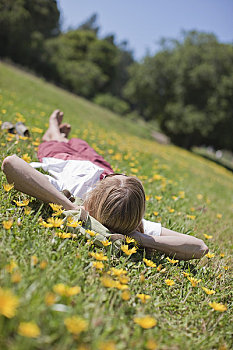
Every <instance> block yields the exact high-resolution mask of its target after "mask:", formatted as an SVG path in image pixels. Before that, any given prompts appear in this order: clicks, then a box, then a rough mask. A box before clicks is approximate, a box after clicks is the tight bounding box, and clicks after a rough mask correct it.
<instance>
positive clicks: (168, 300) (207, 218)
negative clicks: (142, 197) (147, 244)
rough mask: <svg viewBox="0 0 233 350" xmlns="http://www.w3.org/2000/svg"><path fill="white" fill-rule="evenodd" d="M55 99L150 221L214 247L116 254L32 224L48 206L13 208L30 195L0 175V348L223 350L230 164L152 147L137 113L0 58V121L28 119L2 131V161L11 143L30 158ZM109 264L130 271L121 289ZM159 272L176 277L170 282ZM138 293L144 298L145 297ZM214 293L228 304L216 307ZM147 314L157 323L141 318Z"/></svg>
mask: <svg viewBox="0 0 233 350" xmlns="http://www.w3.org/2000/svg"><path fill="white" fill-rule="evenodd" d="M57 108H59V109H61V110H63V111H64V114H65V120H66V121H67V122H69V123H70V124H72V126H73V130H72V136H75V137H81V138H84V139H85V140H87V141H88V142H89V143H90V145H91V146H92V147H94V148H95V149H96V150H97V151H98V152H99V153H101V154H102V155H103V156H104V157H105V158H106V159H107V160H108V161H109V162H110V163H111V164H112V165H113V168H114V170H115V171H121V172H125V173H127V174H131V175H136V176H138V177H139V178H140V179H141V180H142V182H143V184H144V187H145V190H146V194H147V210H146V218H147V219H149V220H151V221H161V222H162V225H163V226H165V227H168V228H170V229H173V230H176V231H179V232H182V233H187V234H191V235H195V236H197V237H199V238H201V239H203V240H204V241H205V242H206V244H207V245H208V246H209V248H210V252H211V253H213V254H212V255H209V257H204V258H202V259H201V260H200V261H195V260H193V261H191V262H189V263H185V262H180V263H174V264H173V263H172V262H169V261H168V260H166V259H165V257H163V256H160V255H158V256H156V258H155V262H156V264H157V267H148V266H147V265H146V264H145V262H143V261H142V260H141V261H138V262H133V260H132V259H130V258H129V257H127V256H122V257H120V258H116V257H115V256H114V255H112V254H110V251H109V250H105V248H104V247H103V248H102V249H96V248H95V247H94V246H93V245H92V244H91V243H90V242H86V240H84V239H83V238H79V237H78V238H72V239H68V238H60V237H59V236H58V235H57V233H58V229H57V228H45V227H43V226H42V225H40V222H41V219H40V218H41V217H43V218H45V217H46V216H47V215H48V206H45V205H44V206H43V205H41V206H40V205H39V204H38V205H37V203H35V201H33V200H32V199H30V202H29V205H28V206H27V207H26V209H25V207H20V206H17V205H16V203H15V202H14V201H13V200H24V199H27V198H28V199H29V197H27V196H26V195H22V194H19V193H17V192H16V191H15V190H14V189H11V190H10V191H8V192H7V191H6V190H4V187H3V185H4V184H6V179H5V176H4V175H3V173H1V188H0V198H1V209H0V215H1V216H0V238H1V241H0V271H1V273H0V281H1V289H0V329H1V330H0V334H1V336H0V348H1V349H17V350H18V349H22V350H23V349H57V350H60V349H61V350H63V349H79V350H81V349H82V350H84V349H86V350H87V349H100V350H101V349H105V350H106V349H108V350H112V349H138V350H141V349H149V350H150V349H155V348H157V349H175V350H176V349H230V347H231V332H232V328H231V322H230V317H231V314H230V300H231V299H230V293H231V291H232V285H231V283H232V279H231V268H232V258H231V252H232V247H233V244H232V233H233V229H232V222H233V220H232V219H233V174H232V173H231V172H229V171H227V170H226V169H224V168H222V167H220V166H218V165H216V164H213V163H212V162H210V161H208V160H205V159H203V158H201V157H199V156H197V155H194V154H192V153H190V152H188V151H185V150H182V149H180V148H177V147H174V146H172V145H166V146H162V145H159V144H158V143H156V142H155V141H154V140H153V139H152V138H151V136H150V128H149V127H148V126H147V125H145V124H144V123H140V122H137V123H136V122H132V121H128V120H125V119H124V118H123V117H119V116H117V115H115V114H113V113H111V112H109V111H107V110H105V109H102V108H100V107H98V106H96V105H94V104H92V103H90V102H88V101H86V100H84V99H82V98H79V97H77V96H74V95H73V94H70V93H68V92H66V91H64V90H62V89H60V88H57V87H55V86H53V85H51V84H48V83H46V82H45V81H43V80H41V79H38V78H36V77H34V76H32V75H29V74H27V73H24V72H22V71H20V70H18V69H16V68H12V67H11V66H8V65H6V64H3V63H0V120H1V122H3V121H6V120H8V121H11V122H16V121H20V120H21V121H24V122H25V124H26V125H27V126H28V127H29V128H30V131H31V138H30V139H25V140H23V139H16V138H15V137H11V136H9V135H8V134H7V133H6V132H3V131H2V132H1V134H0V144H1V148H0V150H1V151H0V157H1V161H2V160H3V159H4V157H6V156H7V155H11V154H13V153H16V154H18V155H19V156H21V157H24V158H28V160H33V161H34V160H36V159H37V158H36V150H37V147H38V144H39V142H40V140H41V136H42V132H43V131H44V130H45V129H46V127H47V123H48V116H49V115H50V114H51V112H52V111H53V110H54V109H57ZM25 155H26V156H25ZM28 207H29V208H28ZM30 208H32V209H31V211H30ZM36 208H37V209H36ZM4 222H5V224H4ZM7 223H9V225H8V226H11V227H10V228H7ZM4 226H5V227H4ZM94 251H103V253H104V254H107V257H108V260H107V261H106V262H104V267H103V268H102V269H98V268H95V267H94V265H95V264H93V262H95V259H94V258H93V257H90V254H89V253H90V252H94ZM160 265H162V266H160ZM158 266H160V267H159V268H158ZM112 267H115V268H117V269H120V268H122V269H124V271H126V274H127V276H128V277H129V280H128V281H125V283H123V282H122V285H124V286H125V287H121V288H117V287H114V286H112V287H106V286H104V283H103V280H102V279H101V276H102V277H103V276H105V274H106V275H108V276H109V274H107V272H109V271H112V270H110V269H111V268H112ZM111 273H112V274H114V272H113V271H112V272H111ZM122 273H124V272H122ZM112 278H113V279H114V278H115V279H117V278H118V277H117V276H115V277H114V276H112ZM120 278H122V276H121V277H120ZM192 278H195V280H192ZM166 280H172V281H174V282H175V283H174V285H172V286H169V285H167V284H166V282H165V281H166ZM197 281H198V282H197ZM126 282H127V283H126ZM195 284H196V286H194V285H195ZM57 285H59V286H57ZM74 286H78V287H80V290H79V288H76V289H71V287H74ZM118 287H119V285H118ZM202 287H204V288H208V289H209V290H213V291H214V293H213V294H210V295H209V294H207V293H208V292H207V291H205V290H203V289H202ZM122 288H123V289H124V288H125V290H123V289H122ZM126 290H127V291H128V292H127V293H126V292H125V291H126ZM138 294H146V295H148V296H149V297H148V299H146V300H145V299H143V300H142V301H141V299H140V297H139V296H138ZM142 298H143V297H142ZM144 298H145V297H144ZM212 302H216V303H221V304H224V305H227V310H226V311H222V312H221V311H217V310H215V309H214V308H213V306H214V305H213V304H211V305H212V306H210V305H209V303H212ZM6 305H8V306H9V310H10V311H11V313H9V310H8V313H7V311H6ZM223 309H224V308H223ZM1 314H2V315H1ZM73 316H74V317H79V318H77V319H75V318H72V317H73ZM144 316H150V317H151V318H152V321H153V320H154V319H156V321H157V324H156V325H154V324H151V325H149V323H148V322H149V321H148V320H147V323H146V324H145V322H146V321H145V320H144V322H143V320H141V321H140V318H142V317H144ZM80 318H81V319H80ZM138 319H139V320H138ZM24 322H26V323H27V322H31V323H29V324H28V325H27V324H26V325H25V324H24ZM137 322H139V323H141V322H142V323H141V325H139V324H138V323H137ZM153 322H154V321H153ZM153 322H152V323H153ZM35 325H37V327H38V328H36V326H35ZM146 326H147V327H148V329H146V328H145V327H146ZM150 326H151V327H150ZM25 327H27V330H26V331H25ZM82 329H83V330H82ZM30 335H31V337H30Z"/></svg>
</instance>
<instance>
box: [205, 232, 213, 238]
mask: <svg viewBox="0 0 233 350" xmlns="http://www.w3.org/2000/svg"><path fill="white" fill-rule="evenodd" d="M203 236H204V237H205V238H206V239H212V238H213V236H211V235H206V234H205V233H204V234H203Z"/></svg>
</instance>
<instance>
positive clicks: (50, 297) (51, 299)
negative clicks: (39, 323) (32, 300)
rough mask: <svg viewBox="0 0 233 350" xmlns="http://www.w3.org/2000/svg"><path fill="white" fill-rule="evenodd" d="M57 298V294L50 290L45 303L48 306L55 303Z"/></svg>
mask: <svg viewBox="0 0 233 350" xmlns="http://www.w3.org/2000/svg"><path fill="white" fill-rule="evenodd" d="M55 300H56V295H55V294H54V293H51V292H49V293H47V294H46V295H45V304H46V305H47V306H51V305H53V304H54V303H55Z"/></svg>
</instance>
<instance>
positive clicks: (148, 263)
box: [143, 258, 156, 267]
mask: <svg viewBox="0 0 233 350" xmlns="http://www.w3.org/2000/svg"><path fill="white" fill-rule="evenodd" d="M143 261H144V263H145V264H146V266H149V267H156V264H155V263H154V262H153V261H151V260H149V259H146V258H143Z"/></svg>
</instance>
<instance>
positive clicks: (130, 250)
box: [121, 244, 137, 255]
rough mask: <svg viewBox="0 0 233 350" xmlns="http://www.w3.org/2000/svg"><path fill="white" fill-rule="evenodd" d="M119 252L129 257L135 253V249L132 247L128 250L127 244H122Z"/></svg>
mask: <svg viewBox="0 0 233 350" xmlns="http://www.w3.org/2000/svg"><path fill="white" fill-rule="evenodd" d="M121 250H122V251H123V252H124V253H125V254H126V255H131V254H134V253H136V252H137V248H136V247H133V248H132V249H129V246H128V245H127V244H123V245H122V246H121Z"/></svg>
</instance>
